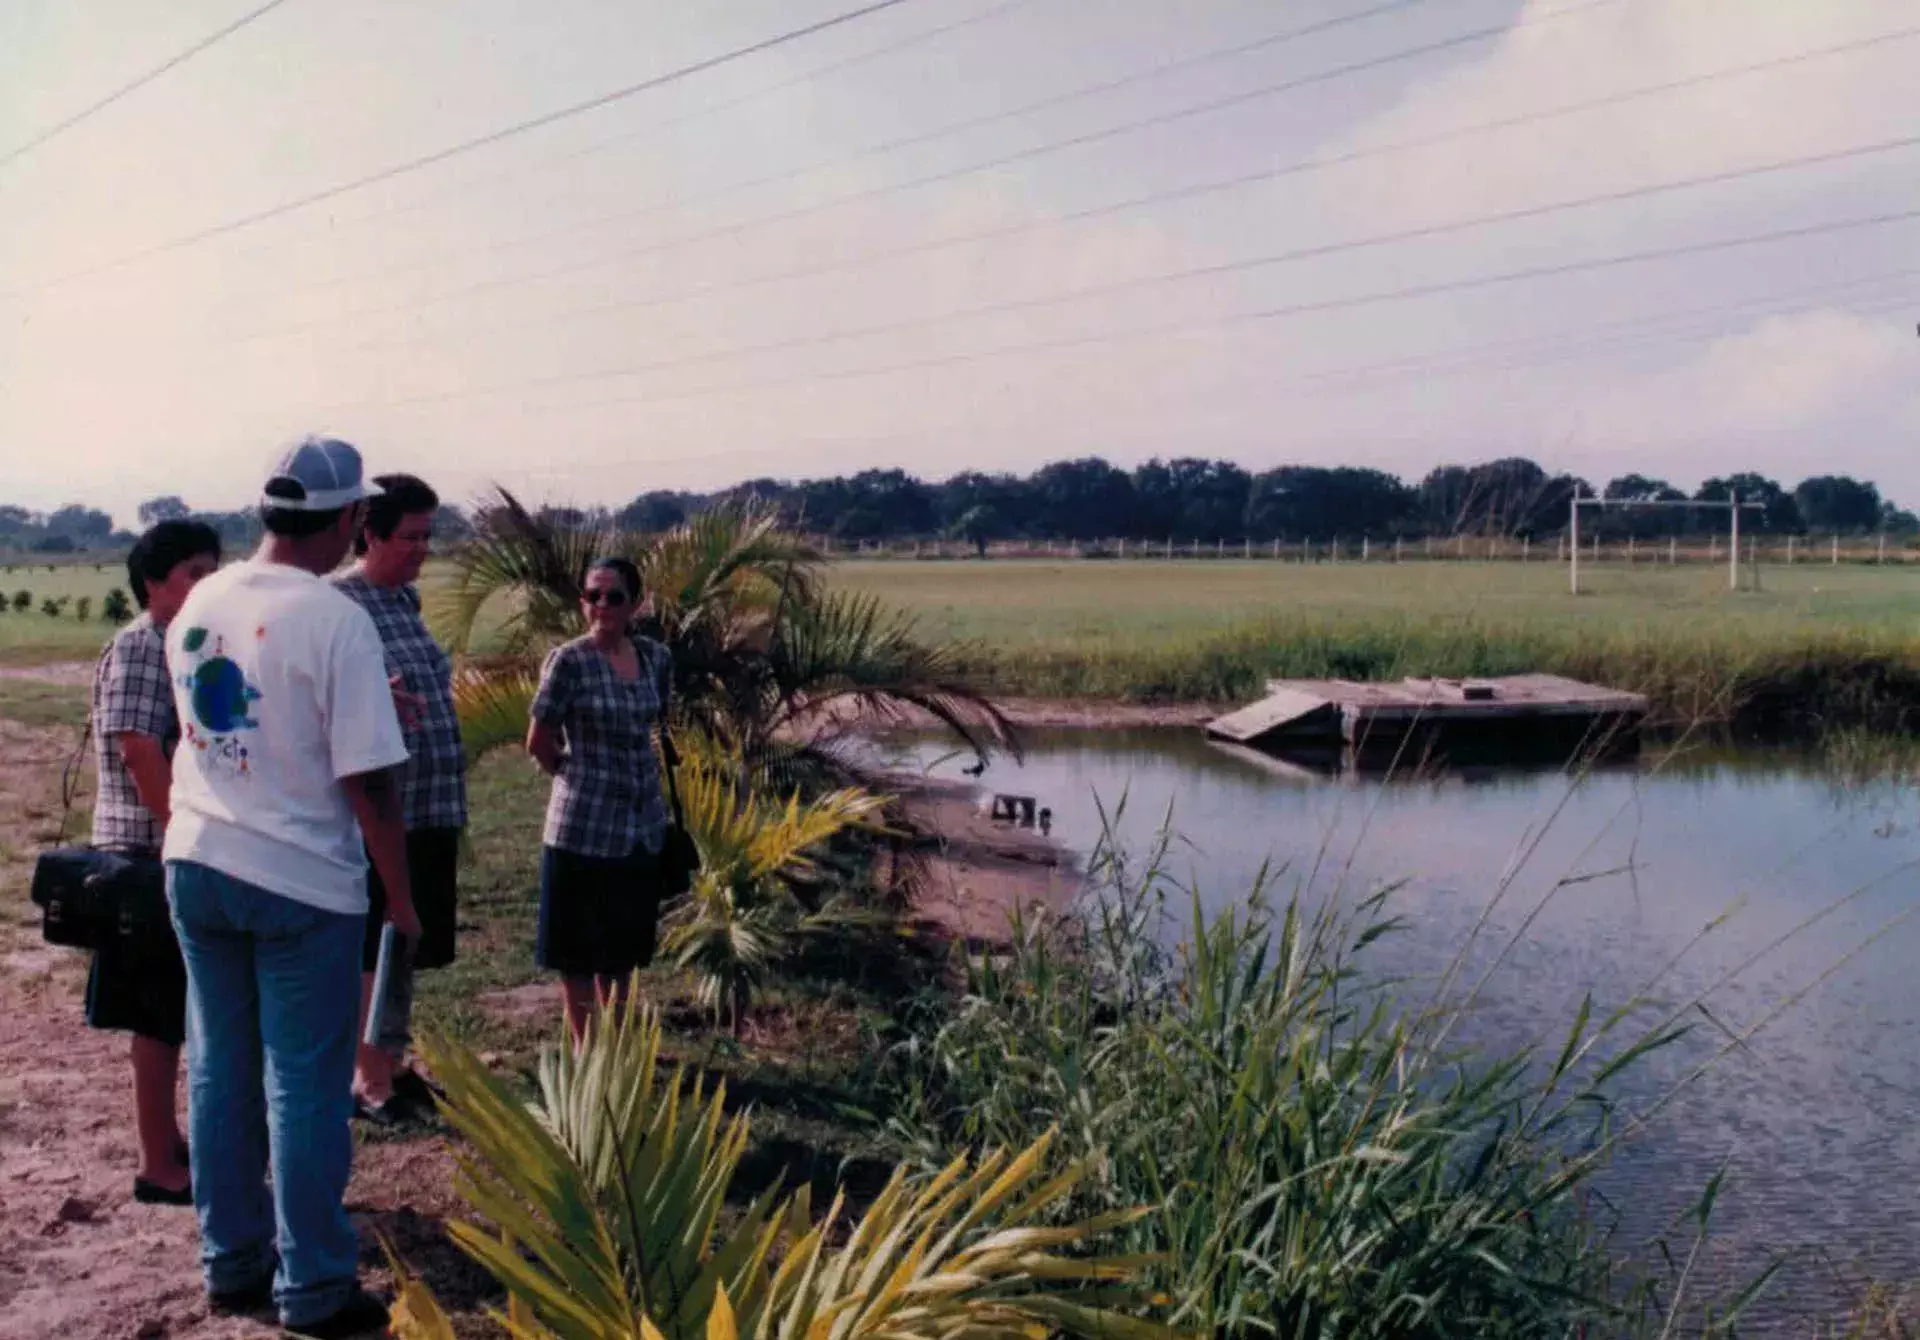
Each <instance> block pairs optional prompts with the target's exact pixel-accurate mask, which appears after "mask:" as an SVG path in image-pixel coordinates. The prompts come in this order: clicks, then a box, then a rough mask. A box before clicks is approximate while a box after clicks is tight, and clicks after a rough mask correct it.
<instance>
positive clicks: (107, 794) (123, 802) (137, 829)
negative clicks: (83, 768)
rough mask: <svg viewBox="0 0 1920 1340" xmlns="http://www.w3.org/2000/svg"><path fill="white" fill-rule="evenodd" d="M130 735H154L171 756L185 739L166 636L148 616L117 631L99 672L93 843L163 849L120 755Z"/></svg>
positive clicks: (95, 705)
mask: <svg viewBox="0 0 1920 1340" xmlns="http://www.w3.org/2000/svg"><path fill="white" fill-rule="evenodd" d="M127 734H135V735H150V736H152V737H153V738H154V739H156V740H158V741H159V742H160V748H161V749H162V750H163V751H164V752H165V753H166V756H167V757H168V758H172V757H173V747H174V745H175V744H177V743H178V742H179V739H180V719H179V718H178V717H177V716H175V715H174V710H173V684H172V682H171V681H170V680H169V678H168V676H167V641H166V634H165V633H164V632H163V631H162V630H161V629H158V628H155V627H154V626H153V619H152V618H151V617H150V616H148V615H145V614H142V615H141V616H140V617H139V618H138V619H135V620H134V621H133V622H132V623H130V624H128V625H127V626H126V627H125V628H122V629H121V630H120V631H119V632H118V633H115V634H114V636H113V641H111V642H109V643H108V644H107V649H106V650H105V651H103V652H101V653H100V664H99V665H97V666H96V667H94V671H93V753H94V761H95V763H96V765H97V766H98V769H99V773H100V779H99V786H98V795H97V796H96V797H95V799H94V805H93V845H94V846H96V847H112V848H115V849H117V850H121V851H140V852H158V851H159V850H160V840H161V837H162V836H163V833H162V829H161V827H160V821H159V820H158V819H157V818H155V817H154V813H153V811H152V810H150V809H148V808H147V807H146V806H145V805H143V804H141V803H140V793H139V792H138V791H136V790H135V789H134V786H133V774H132V773H130V772H128V771H127V764H126V760H125V759H123V758H122V757H121V756H120V737H121V736H122V735H127Z"/></svg>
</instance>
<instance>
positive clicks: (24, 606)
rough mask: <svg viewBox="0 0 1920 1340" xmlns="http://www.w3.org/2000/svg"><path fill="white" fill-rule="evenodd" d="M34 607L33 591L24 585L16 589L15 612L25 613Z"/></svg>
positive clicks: (14, 594)
mask: <svg viewBox="0 0 1920 1340" xmlns="http://www.w3.org/2000/svg"><path fill="white" fill-rule="evenodd" d="M32 608H33V592H31V591H29V590H27V589H26V588H24V587H22V588H21V589H20V590H18V591H15V592H14V593H13V612H14V613H15V614H25V613H26V612H27V611H28V610H30V609H32Z"/></svg>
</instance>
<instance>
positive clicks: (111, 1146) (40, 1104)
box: [0, 720, 488, 1340]
mask: <svg viewBox="0 0 1920 1340" xmlns="http://www.w3.org/2000/svg"><path fill="white" fill-rule="evenodd" d="M72 747H73V737H72V735H71V733H70V732H66V731H55V730H31V729H28V728H25V727H22V726H19V725H18V724H16V723H13V722H9V721H4V720H0V1318H4V1322H0V1333H4V1334H5V1335H6V1336H7V1337H8V1340H40V1337H59V1338H60V1340H92V1338H93V1337H101V1338H102V1340H108V1338H112V1340H157V1338H158V1337H196V1338H198V1337H206V1338H208V1340H212V1338H213V1337H219V1338H221V1340H226V1338H227V1337H242V1336H265V1335H275V1334H278V1331H277V1329H276V1328H274V1327H273V1326H272V1325H271V1324H270V1323H271V1319H270V1318H265V1319H252V1320H249V1319H221V1318H213V1317H209V1316H208V1314H207V1310H206V1303H205V1298H204V1295H203V1293H202V1291H201V1284H200V1266H199V1246H198V1240H197V1235H196V1233H195V1231H194V1219H193V1212H192V1211H191V1210H186V1209H169V1208H161V1207H152V1206H144V1205H139V1204H136V1203H135V1202H134V1201H133V1199H132V1190H133V1172H134V1164H135V1156H134V1151H133V1143H132V1132H131V1125H132V1115H131V1112H130V1110H129V1105H130V1098H129V1086H130V1084H131V1078H130V1074H129V1071H128V1067H127V1043H126V1040H125V1039H124V1038H123V1037H121V1036H119V1035H117V1034H108V1033H97V1032H94V1031H92V1030H90V1029H88V1028H87V1027H86V1026H85V1025H84V1023H83V1022H82V1017H81V993H82V989H83V986H84V983H85V980H86V963H85V959H84V957H83V956H82V955H79V954H75V953H70V952H67V951H64V950H59V949H49V948H48V947H47V946H46V945H44V944H43V943H42V942H41V941H40V938H39V933H38V921H37V919H36V918H35V917H34V916H33V915H32V914H33V908H32V906H31V904H30V903H29V902H28V901H27V882H28V878H29V875H30V872H31V869H32V853H33V852H34V851H35V850H36V849H37V848H38V847H39V846H41V845H43V844H44V843H45V842H47V841H48V840H50V839H51V838H52V837H53V836H54V832H55V830H56V828H57V825H58V823H59V817H60V800H59V775H60V766H61V764H62V762H64V760H65V759H66V757H67V756H68V754H69V753H70V752H71V750H72ZM84 800H85V798H84V797H82V803H83V804H84ZM451 1172H452V1168H451V1158H450V1155H449V1153H448V1150H447V1148H446V1147H445V1144H444V1142H443V1141H441V1140H439V1139H426V1140H416V1141H412V1142H409V1143H404V1144H402V1143H395V1144H385V1145H367V1146H363V1147H362V1148H361V1149H360V1151H359V1153H358V1155H357V1157H356V1160H355V1166H354V1180H353V1185H352V1187H351V1189H350V1191H349V1197H350V1204H351V1206H352V1208H353V1209H354V1210H355V1215H354V1221H355V1224H356V1226H357V1227H358V1228H359V1230H360V1234H361V1243H362V1249H363V1250H362V1266H363V1270H364V1271H365V1273H366V1274H367V1276H368V1277H369V1280H370V1282H372V1283H375V1284H378V1283H381V1282H382V1277H383V1274H384V1255H383V1253H382V1251H381V1248H380V1240H381V1239H382V1238H385V1239H387V1240H388V1241H391V1242H392V1243H393V1244H394V1246H395V1247H396V1248H397V1249H398V1250H399V1251H400V1252H401V1254H402V1255H403V1256H404V1257H406V1259H408V1260H409V1261H410V1262H412V1263H413V1264H414V1265H415V1266H416V1267H417V1268H420V1269H423V1270H424V1271H426V1272H427V1274H428V1277H429V1278H430V1279H431V1280H432V1281H433V1283H434V1285H435V1287H436V1289H437V1290H439V1291H440V1292H441V1294H442V1297H443V1301H445V1302H446V1303H448V1304H449V1305H450V1306H451V1307H456V1308H459V1307H466V1306H471V1305H472V1303H473V1302H474V1300H475V1299H476V1298H478V1297H480V1296H482V1295H485V1294H486V1293H487V1292H488V1285H487V1282H486V1281H485V1279H484V1277H482V1276H481V1275H480V1273H479V1272H478V1271H477V1270H476V1269H475V1268H473V1267H471V1266H469V1265H467V1264H466V1263H465V1261H464V1259H463V1258H461V1257H460V1256H459V1254H458V1252H457V1251H456V1250H455V1249H454V1248H453V1247H452V1246H451V1244H450V1243H448V1241H447V1239H446V1234H445V1229H444V1218H445V1216H447V1215H448V1214H451V1213H452V1212H453V1211H454V1210H455V1208H456V1207H455V1200H454V1197H453V1194H452V1189H451V1187H452V1178H451Z"/></svg>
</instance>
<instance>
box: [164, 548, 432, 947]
mask: <svg viewBox="0 0 1920 1340" xmlns="http://www.w3.org/2000/svg"><path fill="white" fill-rule="evenodd" d="M167 668H168V672H169V674H170V675H171V676H172V679H173V695H174V702H175V704H176V705H177V706H178V709H179V715H180V728H181V739H180V747H179V749H178V750H177V751H176V753H175V755H174V763H173V817H172V820H171V822H170V823H168V825H167V839H166V849H165V856H166V859H168V860H170V861H193V862H196V863H198V864H200V865H205V866H209V867H211V868H212V869H215V870H218V871H220V872H221V873H223V874H226V875H231V876H232V877H233V878H235V879H239V880H244V881H245V882H247V883H249V884H255V885H258V886H259V887H261V888H263V889H266V890H268V891H269V892H272V893H277V894H280V895H282V896H284V897H287V898H292V899H294V900H296V901H298V902H302V903H307V904H310V905H312V906H314V907H320V908H324V909H326V910H327V911H330V912H342V913H347V914H355V913H363V912H365V911H366V910H367V861H366V853H365V849H364V848H363V846H362V843H361V837H360V826H359V824H358V823H357V822H356V821H355V820H354V817H353V810H352V808H351V807H350V806H349V805H348V804H347V797H346V792H345V790H344V789H343V788H342V787H341V785H340V780H341V779H342V778H344V777H351V776H354V775H355V774H358V773H366V772H375V771H378V770H380V769H382V768H391V767H395V766H397V765H399V764H402V763H404V762H406V759H407V747H406V742H405V740H404V739H403V738H402V736H401V734H400V721H399V718H398V717H397V716H396V715H395V713H394V707H393V691H392V689H391V688H390V687H389V685H388V683H387V670H386V658H385V654H384V652H383V651H382V649H381V646H380V636H379V634H378V633H376V632H375V631H374V627H373V620H372V619H371V618H369V617H368V615H367V612H366V611H365V610H363V609H361V608H360V607H359V606H358V605H356V604H354V603H353V601H351V600H349V599H347V597H345V596H344V595H342V594H340V592H338V591H337V590H335V589H334V588H333V586H332V585H331V584H330V583H328V582H326V581H323V580H322V579H320V578H318V577H315V576H314V575H313V574H311V573H309V572H304V571H302V570H301V569H299V568H292V567H288V566H286V565H285V564H280V563H268V562H264V561H261V560H259V559H249V560H248V561H246V562H244V563H236V564H234V565H233V566H231V567H229V568H225V569H223V570H222V571H220V572H217V573H215V574H214V575H213V576H211V577H208V578H207V579H206V580H205V581H203V582H201V583H200V584H199V585H198V586H196V587H195V588H194V590H193V594H192V595H191V596H189V597H188V598H187V603H186V604H185V606H183V607H182V609H181V610H180V613H179V615H178V616H177V617H176V618H175V619H174V621H173V623H172V624H171V625H169V627H168V629H167Z"/></svg>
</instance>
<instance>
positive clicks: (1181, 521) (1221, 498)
mask: <svg viewBox="0 0 1920 1340" xmlns="http://www.w3.org/2000/svg"><path fill="white" fill-rule="evenodd" d="M1252 487H1253V477H1252V476H1251V475H1249V474H1248V473H1247V472H1246V471H1245V470H1243V469H1242V468H1241V467H1239V466H1238V465H1235V464H1234V463H1233V462H1232V461H1210V460H1201V459H1199V458H1197V457H1192V456H1183V457H1180V458H1178V459H1176V460H1172V461H1161V460H1159V459H1157V458H1156V459H1154V460H1150V461H1148V462H1147V463H1146V464H1145V465H1142V466H1139V467H1138V468H1136V469H1135V470H1134V472H1133V508H1132V520H1131V522H1130V524H1129V525H1127V526H1125V527H1115V528H1113V529H1112V530H1111V531H1110V532H1109V533H1111V534H1116V535H1125V534H1135V535H1139V536H1142V537H1152V536H1183V537H1187V538H1191V539H1196V540H1202V541H1215V540H1227V539H1239V538H1240V537H1241V536H1242V535H1244V534H1245V533H1246V523H1247V500H1248V497H1249V496H1250V494H1251V492H1252Z"/></svg>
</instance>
